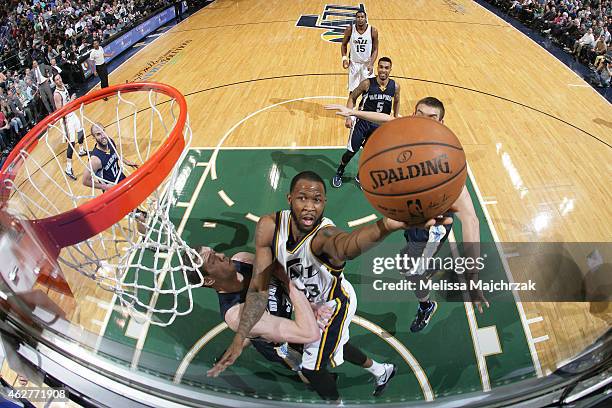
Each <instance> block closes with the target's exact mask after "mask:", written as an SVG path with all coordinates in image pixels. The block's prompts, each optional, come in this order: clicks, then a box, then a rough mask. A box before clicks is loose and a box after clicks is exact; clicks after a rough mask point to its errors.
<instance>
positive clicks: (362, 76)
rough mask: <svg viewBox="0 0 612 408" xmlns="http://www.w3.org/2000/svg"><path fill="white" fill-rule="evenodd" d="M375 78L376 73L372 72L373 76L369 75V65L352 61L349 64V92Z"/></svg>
mask: <svg viewBox="0 0 612 408" xmlns="http://www.w3.org/2000/svg"><path fill="white" fill-rule="evenodd" d="M373 76H374V71H372V75H370V74H369V73H368V64H366V63H359V62H353V61H351V63H350V64H349V80H348V90H349V92H353V90H355V88H357V87H358V86H359V84H360V83H361V82H362V81H364V80H366V79H368V78H371V77H373Z"/></svg>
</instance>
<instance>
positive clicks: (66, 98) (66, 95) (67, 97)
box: [55, 87, 77, 119]
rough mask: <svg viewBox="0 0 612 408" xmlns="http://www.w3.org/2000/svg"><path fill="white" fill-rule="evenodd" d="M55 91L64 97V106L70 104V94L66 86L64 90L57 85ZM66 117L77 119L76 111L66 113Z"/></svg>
mask: <svg viewBox="0 0 612 408" xmlns="http://www.w3.org/2000/svg"><path fill="white" fill-rule="evenodd" d="M55 92H57V93H59V94H60V96H61V97H62V106H66V105H68V103H69V102H70V94H69V93H68V89H67V88H66V87H64V90H63V91H62V90H60V89H59V88H57V87H56V88H55ZM58 109H59V106H58ZM66 118H70V119H77V115H76V113H74V112H70V113H69V114H68V115H66Z"/></svg>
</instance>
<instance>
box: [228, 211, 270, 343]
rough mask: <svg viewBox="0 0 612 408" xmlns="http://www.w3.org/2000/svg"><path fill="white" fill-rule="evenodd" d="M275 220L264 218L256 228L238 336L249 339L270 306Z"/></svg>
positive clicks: (268, 217)
mask: <svg viewBox="0 0 612 408" xmlns="http://www.w3.org/2000/svg"><path fill="white" fill-rule="evenodd" d="M274 227H275V220H274V217H273V216H270V215H268V216H265V217H262V218H261V219H260V220H259V221H258V222H257V227H256V228H255V264H254V271H253V278H252V279H251V283H250V284H249V290H248V292H247V295H246V300H245V304H244V308H243V311H242V315H241V316H240V324H239V325H238V330H237V334H238V335H240V336H242V337H247V336H248V335H249V333H250V331H251V329H252V328H253V326H255V324H256V323H257V322H258V321H259V319H261V316H262V315H263V314H264V312H265V310H266V306H267V304H268V285H269V284H270V277H271V276H272V272H273V269H274V256H273V255H272V241H273V238H274Z"/></svg>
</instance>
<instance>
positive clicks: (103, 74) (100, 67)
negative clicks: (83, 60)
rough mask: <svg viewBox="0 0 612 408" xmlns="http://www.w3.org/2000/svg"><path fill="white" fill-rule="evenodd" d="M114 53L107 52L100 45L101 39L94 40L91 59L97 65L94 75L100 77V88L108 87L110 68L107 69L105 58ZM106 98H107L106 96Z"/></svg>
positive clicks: (90, 54) (90, 53)
mask: <svg viewBox="0 0 612 408" xmlns="http://www.w3.org/2000/svg"><path fill="white" fill-rule="evenodd" d="M112 55H113V54H105V53H104V48H102V47H100V41H98V40H94V42H93V49H92V50H91V51H90V52H89V59H90V60H92V61H93V62H94V64H95V65H96V69H95V71H94V75H97V76H99V77H100V88H106V87H108V69H106V62H105V60H104V58H105V57H110V56H112ZM104 100H106V98H104Z"/></svg>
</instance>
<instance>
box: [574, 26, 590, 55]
mask: <svg viewBox="0 0 612 408" xmlns="http://www.w3.org/2000/svg"><path fill="white" fill-rule="evenodd" d="M585 46H586V47H588V48H593V47H594V46H595V37H594V36H593V29H592V28H589V29H588V30H587V32H586V33H585V34H584V35H583V36H582V37H581V38H580V39H579V40H577V41H576V42H575V43H574V49H573V50H572V54H574V56H575V57H576V60H577V59H578V58H579V57H580V53H581V52H582V48H583V47H585Z"/></svg>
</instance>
